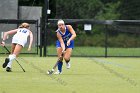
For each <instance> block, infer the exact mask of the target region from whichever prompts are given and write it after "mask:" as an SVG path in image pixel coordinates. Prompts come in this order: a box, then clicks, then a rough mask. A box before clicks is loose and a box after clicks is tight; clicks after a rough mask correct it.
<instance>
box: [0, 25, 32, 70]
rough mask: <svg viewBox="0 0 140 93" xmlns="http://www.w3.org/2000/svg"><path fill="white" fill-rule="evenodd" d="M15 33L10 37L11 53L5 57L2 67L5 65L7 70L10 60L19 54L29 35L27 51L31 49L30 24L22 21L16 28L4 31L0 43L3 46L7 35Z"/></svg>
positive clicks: (9, 68) (9, 67) (9, 66)
mask: <svg viewBox="0 0 140 93" xmlns="http://www.w3.org/2000/svg"><path fill="white" fill-rule="evenodd" d="M11 34H15V35H14V36H13V39H12V48H11V54H10V55H9V57H8V58H6V59H5V62H4V63H3V65H2V67H3V68H5V67H6V71H7V72H11V66H12V61H13V60H14V59H15V58H16V57H17V56H18V55H19V53H20V52H21V50H22V48H23V47H24V45H25V44H26V43H27V38H28V36H30V43H29V47H28V51H30V50H31V46H32V42H33V34H32V32H31V31H30V26H29V24H28V23H22V24H21V25H20V26H19V28H18V29H14V30H10V31H7V32H5V33H4V36H3V41H2V43H1V45H2V46H5V42H4V41H5V40H6V39H7V35H11Z"/></svg>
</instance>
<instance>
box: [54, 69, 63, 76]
mask: <svg viewBox="0 0 140 93" xmlns="http://www.w3.org/2000/svg"><path fill="white" fill-rule="evenodd" d="M54 74H55V75H59V74H62V72H60V71H59V70H57V71H56V72H54Z"/></svg>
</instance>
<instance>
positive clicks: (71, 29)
mask: <svg viewBox="0 0 140 93" xmlns="http://www.w3.org/2000/svg"><path fill="white" fill-rule="evenodd" d="M67 27H68V30H69V32H70V33H71V34H72V36H71V37H70V39H69V40H68V41H67V46H68V45H70V41H71V40H74V39H75V37H76V33H75V31H74V29H73V28H72V26H71V25H67Z"/></svg>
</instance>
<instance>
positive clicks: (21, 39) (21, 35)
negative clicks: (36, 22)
mask: <svg viewBox="0 0 140 93" xmlns="http://www.w3.org/2000/svg"><path fill="white" fill-rule="evenodd" d="M29 34H30V30H28V29H26V28H19V29H18V31H17V33H16V34H15V35H14V36H13V40H12V43H16V44H20V45H22V46H23V47H24V45H25V44H26V43H27V38H28V36H29Z"/></svg>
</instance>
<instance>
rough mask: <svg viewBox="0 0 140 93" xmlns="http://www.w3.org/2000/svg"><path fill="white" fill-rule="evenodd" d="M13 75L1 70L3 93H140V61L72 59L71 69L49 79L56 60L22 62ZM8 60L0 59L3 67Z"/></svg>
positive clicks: (33, 58) (22, 59) (0, 92)
mask: <svg viewBox="0 0 140 93" xmlns="http://www.w3.org/2000/svg"><path fill="white" fill-rule="evenodd" d="M18 60H19V62H20V64H21V65H22V66H23V67H24V68H25V70H26V72H25V73H24V72H23V71H22V69H21V68H20V67H19V66H18V64H17V63H16V62H15V61H14V63H13V68H12V70H13V72H11V73H8V72H6V71H5V69H3V68H1V69H0V93H140V85H139V84H140V73H139V72H140V69H139V66H140V58H81V57H72V58H71V65H72V67H71V69H66V67H65V63H64V66H63V74H62V75H51V76H49V75H47V74H46V71H47V70H48V69H51V68H52V66H53V65H54V63H55V61H56V60H57V58H56V57H22V58H20V57H19V58H18ZM3 61H4V57H0V65H2V63H3Z"/></svg>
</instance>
